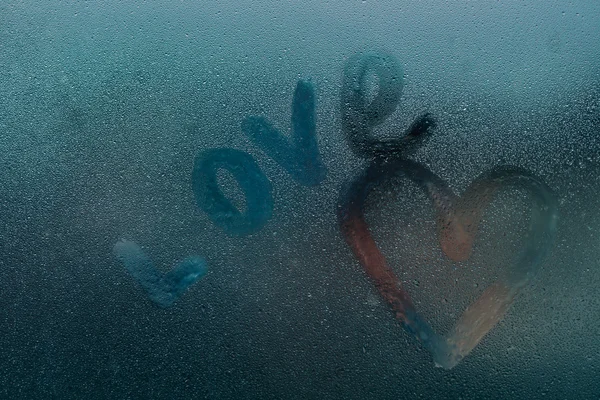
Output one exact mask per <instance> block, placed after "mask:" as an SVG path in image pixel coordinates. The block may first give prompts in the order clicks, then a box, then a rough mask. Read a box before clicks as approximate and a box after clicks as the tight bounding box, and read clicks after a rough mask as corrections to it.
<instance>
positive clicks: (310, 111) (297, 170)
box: [242, 80, 327, 186]
mask: <svg viewBox="0 0 600 400" xmlns="http://www.w3.org/2000/svg"><path fill="white" fill-rule="evenodd" d="M242 131H243V132H244V133H245V134H246V135H247V136H248V137H249V138H250V139H251V140H252V141H253V142H254V143H255V144H256V145H257V146H259V147H260V148H261V149H263V151H264V152H265V153H267V155H268V156H269V157H271V158H272V159H273V160H275V161H276V162H277V163H279V165H281V166H282V167H283V168H284V169H285V170H286V171H287V172H288V173H289V174H290V175H291V176H292V178H293V179H294V180H295V181H296V182H298V183H300V184H301V185H305V186H315V185H318V184H319V183H321V182H322V181H323V179H325V176H326V175H327V169H326V168H325V165H324V164H323V162H322V161H321V156H320V154H319V148H318V144H317V136H316V131H317V128H316V117H315V93H314V88H313V86H312V84H311V83H310V82H305V81H302V80H300V81H298V84H297V85H296V90H295V91H294V99H293V101H292V135H291V139H292V142H291V143H290V141H289V140H288V139H287V138H286V137H285V136H284V135H282V134H281V133H280V132H279V131H278V130H277V129H275V128H274V127H273V126H272V125H271V123H270V122H269V121H267V120H266V119H265V118H263V117H248V118H246V119H244V121H243V122H242Z"/></svg>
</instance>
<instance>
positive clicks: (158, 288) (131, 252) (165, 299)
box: [113, 240, 207, 308]
mask: <svg viewBox="0 0 600 400" xmlns="http://www.w3.org/2000/svg"><path fill="white" fill-rule="evenodd" d="M113 251H114V254H115V255H116V256H117V258H118V259H120V260H121V261H122V262H123V263H124V264H125V268H127V271H128V272H129V273H130V274H131V275H132V276H133V277H134V278H135V280H136V281H138V282H139V283H140V285H142V287H143V288H144V289H145V290H146V293H148V296H149V297H150V300H152V301H153V302H154V303H156V304H158V305H159V306H161V307H165V308H166V307H169V306H171V305H172V304H173V303H174V302H175V301H176V300H177V299H179V298H180V297H181V296H182V295H183V294H184V293H185V291H186V290H187V289H188V287H190V286H191V285H192V284H193V283H194V282H196V281H197V280H198V279H200V278H202V277H203V276H204V275H205V274H206V271H207V268H206V262H205V261H204V260H203V259H202V258H200V257H197V256H193V257H188V258H186V259H185V260H183V261H181V262H180V263H179V264H177V265H176V266H175V267H174V268H173V269H172V270H171V271H169V272H167V273H166V274H162V273H161V272H160V271H158V270H157V269H156V268H155V267H154V265H153V264H152V261H151V260H150V258H148V256H147V255H146V254H145V253H144V251H143V250H142V249H141V248H140V246H138V245H137V244H136V243H135V242H132V241H129V240H120V241H119V242H117V243H116V244H115V247H114V249H113Z"/></svg>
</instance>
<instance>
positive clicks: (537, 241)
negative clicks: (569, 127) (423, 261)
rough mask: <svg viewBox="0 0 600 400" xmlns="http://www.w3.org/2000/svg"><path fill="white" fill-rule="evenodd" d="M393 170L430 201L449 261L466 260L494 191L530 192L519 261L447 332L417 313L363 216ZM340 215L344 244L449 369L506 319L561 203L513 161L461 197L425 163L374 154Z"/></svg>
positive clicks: (544, 248)
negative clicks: (375, 191) (374, 192)
mask: <svg viewBox="0 0 600 400" xmlns="http://www.w3.org/2000/svg"><path fill="white" fill-rule="evenodd" d="M397 176H405V177H407V178H409V179H410V180H412V181H413V182H415V183H417V184H418V185H419V186H420V187H421V188H422V189H423V190H424V191H425V193H426V194H427V196H428V197H429V198H430V199H431V200H432V203H433V206H434V208H435V210H436V214H437V226H438V234H439V240H440V245H441V248H442V250H443V252H444V253H445V254H446V255H447V256H448V257H449V258H450V259H452V260H453V261H464V260H466V259H468V258H469V256H470V254H471V250H472V247H473V243H474V241H475V237H476V234H477V230H478V226H479V223H480V221H481V217H482V215H483V212H484V210H485V208H486V207H487V205H488V204H489V203H490V202H491V200H492V199H493V196H494V194H495V193H496V192H497V191H498V190H500V189H503V188H506V187H518V188H521V189H524V190H525V191H527V192H528V193H529V195H530V197H531V198H532V200H533V201H532V207H531V218H530V224H529V232H528V235H527V239H526V241H525V243H524V244H523V251H522V253H521V254H520V255H519V257H518V259H517V261H516V262H515V263H514V265H511V266H510V267H509V268H506V269H505V271H503V272H504V273H505V274H504V276H502V277H501V278H500V279H498V280H497V281H496V282H495V283H493V284H492V285H490V286H489V287H488V288H487V289H486V290H485V291H484V292H483V293H482V294H481V296H479V298H478V299H477V300H475V302H474V303H472V304H471V305H470V306H468V307H467V309H466V310H465V311H464V313H463V314H462V316H461V317H460V318H459V319H458V321H457V322H456V324H455V325H454V327H453V328H452V329H451V331H450V332H448V333H447V334H446V335H440V334H438V333H436V332H434V331H433V329H432V328H431V326H430V325H429V323H428V322H427V321H425V320H424V319H423V318H422V317H421V316H420V315H419V314H418V313H417V311H416V309H415V307H414V305H413V303H412V301H411V299H410V296H409V295H408V293H407V292H406V291H405V290H403V289H402V286H401V283H400V280H399V279H398V277H397V276H396V275H395V274H394V272H393V270H392V269H391V268H390V267H389V266H388V265H387V263H386V260H385V257H384V256H383V254H382V253H381V251H380V250H379V247H378V246H377V244H376V243H375V240H374V239H373V237H372V236H371V232H370V231H369V227H368V225H367V223H366V221H365V219H364V215H363V212H364V206H365V202H366V201H367V198H368V195H369V193H370V192H371V191H372V190H373V189H374V188H376V187H377V186H379V185H381V184H383V183H385V182H388V181H390V179H391V178H393V177H397ZM338 216H339V222H340V228H341V231H342V234H343V236H344V238H345V240H346V242H347V243H348V244H349V245H350V247H351V248H352V250H353V252H354V254H355V256H356V257H357V258H358V260H359V261H360V263H361V265H362V266H363V268H364V270H365V272H366V273H367V275H368V276H369V278H371V280H373V282H374V283H375V286H376V287H377V289H378V291H379V294H380V295H381V296H382V297H383V299H384V300H386V301H387V302H388V303H389V304H390V306H391V307H392V309H393V311H394V312H395V314H396V318H397V319H398V320H400V322H401V323H402V325H403V326H404V327H405V328H406V329H407V330H408V331H409V332H410V333H411V334H413V335H414V336H415V337H416V338H417V339H418V340H419V341H420V342H421V343H422V344H423V346H424V347H425V348H427V349H428V350H429V351H430V352H431V354H432V356H433V359H434V361H435V363H436V365H438V366H441V367H443V368H446V369H450V368H453V367H454V366H456V365H457V364H458V363H459V362H460V361H461V360H462V359H463V358H464V357H465V356H466V355H467V354H469V353H470V352H471V350H473V348H475V346H477V344H478V343H479V342H480V340H481V339H482V338H483V337H484V336H485V335H486V334H487V332H488V331H490V330H491V329H492V328H493V327H494V326H495V325H496V323H497V322H498V321H500V320H501V319H502V318H503V316H504V314H505V313H506V311H507V310H508V308H509V307H510V305H511V304H512V302H513V301H514V299H515V296H516V295H517V293H518V292H519V291H520V289H521V288H523V287H524V286H525V285H526V284H527V283H528V282H529V280H530V279H531V277H532V276H533V275H534V274H535V272H536V270H537V269H538V267H539V265H540V264H541V262H542V260H543V258H544V255H545V254H546V253H547V252H548V250H549V249H550V247H551V245H552V242H553V239H554V235H555V232H556V221H557V216H558V203H557V200H556V197H555V196H554V194H553V193H552V191H551V190H550V189H549V188H548V186H547V185H546V184H545V183H543V182H542V181H541V180H540V179H539V178H537V177H535V176H534V175H533V174H531V173H530V172H528V171H526V170H524V169H521V168H517V167H510V166H504V167H497V168H494V169H493V170H491V171H489V172H487V173H484V174H482V175H480V176H479V177H478V178H477V179H475V180H474V181H473V183H472V184H471V185H470V186H469V187H468V188H467V190H466V191H465V192H464V193H463V195H462V196H460V197H459V196H456V195H455V194H454V193H453V192H452V190H451V189H450V188H449V186H448V185H447V184H446V183H445V182H444V181H443V180H442V179H441V178H439V177H438V176H437V175H435V174H434V173H432V172H431V171H430V170H429V169H428V168H427V167H425V166H424V165H422V164H419V163H417V162H414V161H410V160H406V159H393V160H383V159H375V160H374V161H372V162H371V164H370V165H369V166H368V167H367V168H366V169H365V170H364V171H363V172H362V173H361V174H360V175H358V176H357V177H356V178H355V179H353V180H352V181H351V182H350V183H349V184H348V185H347V187H346V189H345V190H343V191H342V194H341V197H340V200H339V205H338Z"/></svg>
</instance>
